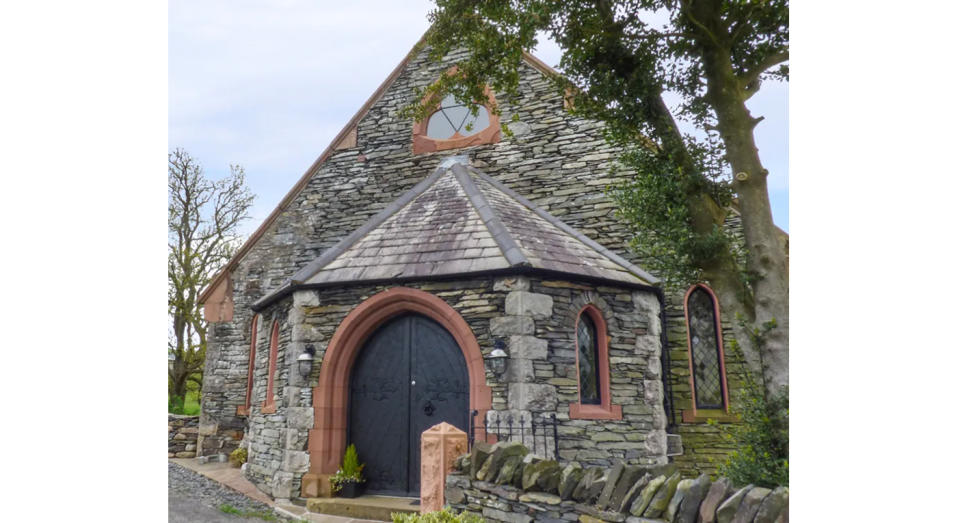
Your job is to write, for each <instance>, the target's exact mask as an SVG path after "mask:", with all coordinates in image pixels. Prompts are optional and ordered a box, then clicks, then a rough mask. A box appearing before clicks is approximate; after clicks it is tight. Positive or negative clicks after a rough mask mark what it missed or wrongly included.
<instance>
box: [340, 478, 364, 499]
mask: <svg viewBox="0 0 960 523" xmlns="http://www.w3.org/2000/svg"><path fill="white" fill-rule="evenodd" d="M361 494H363V483H357V482H355V481H344V482H343V483H341V484H340V497H341V498H356V497H359V496H360V495H361Z"/></svg>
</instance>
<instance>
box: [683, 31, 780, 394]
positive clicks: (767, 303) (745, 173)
mask: <svg viewBox="0 0 960 523" xmlns="http://www.w3.org/2000/svg"><path fill="white" fill-rule="evenodd" d="M715 34H716V32H715ZM715 42H716V41H715V40H713V41H711V40H710V39H707V38H704V39H703V40H702V41H701V49H702V54H703V64H704V72H705V75H706V79H707V99H708V100H709V102H710V104H711V106H713V108H714V110H715V111H716V114H717V128H718V130H719V132H720V137H721V139H722V140H723V143H724V145H725V146H726V150H727V161H728V162H729V163H730V165H731V167H732V168H733V172H734V189H735V190H736V192H737V196H738V199H739V204H740V213H741V219H742V222H743V233H744V239H745V242H746V247H747V269H748V270H749V271H750V272H751V273H752V275H753V280H752V282H751V286H752V288H753V296H754V303H753V310H754V314H753V323H754V325H755V326H756V327H757V328H759V329H760V330H761V332H763V331H764V330H765V329H764V326H765V325H773V324H775V325H776V327H774V328H772V329H770V330H769V331H767V332H766V334H765V335H764V336H763V337H762V339H761V346H760V354H761V362H762V367H763V381H764V385H765V387H766V391H767V394H768V395H769V394H771V393H776V392H778V391H779V390H780V389H781V387H783V386H786V385H788V382H789V377H788V376H789V375H788V360H789V342H788V340H789V332H790V331H789V328H790V327H789V325H790V323H789V317H790V316H789V314H790V310H789V289H788V283H789V282H788V276H787V261H786V252H785V251H784V249H783V247H782V246H781V244H780V238H779V232H778V230H777V228H776V226H775V225H774V224H773V214H772V212H771V210H770V197H769V194H768V192H767V170H766V169H764V168H763V165H762V164H761V163H760V156H759V154H758V152H757V146H756V144H755V142H754V137H753V129H754V127H755V126H756V124H757V122H758V121H759V120H757V119H755V118H753V117H752V116H751V115H750V111H749V110H748V109H747V107H746V104H745V103H744V102H745V98H744V94H743V89H742V88H741V87H740V82H739V79H738V78H737V76H736V74H734V71H733V67H732V65H731V63H730V59H729V50H726V49H723V48H722V47H720V46H719V45H718V44H716V43H715Z"/></svg>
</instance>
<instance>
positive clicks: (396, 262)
mask: <svg viewBox="0 0 960 523" xmlns="http://www.w3.org/2000/svg"><path fill="white" fill-rule="evenodd" d="M465 161H466V160H465V159H463V158H457V157H454V158H450V159H448V160H447V161H446V162H444V163H443V164H441V166H440V167H438V168H437V169H436V170H435V171H434V172H433V173H432V174H431V175H430V176H428V177H427V178H426V179H424V180H423V181H422V182H420V183H419V184H417V185H416V186H415V187H413V188H412V189H410V190H409V191H407V192H406V193H405V194H403V195H402V196H401V197H400V198H398V199H397V200H396V201H394V202H393V203H391V204H390V205H388V206H387V207H386V208H385V209H384V210H383V211H381V212H380V213H378V214H377V215H376V216H374V217H373V218H371V219H370V220H369V221H367V222H366V223H365V224H364V225H362V226H361V227H360V228H359V229H357V230H356V231H354V232H353V233H351V234H350V235H348V236H347V237H346V238H344V239H343V240H341V241H340V242H339V243H338V244H337V245H334V246H333V247H331V248H330V249H328V250H327V251H326V252H324V253H323V254H322V255H321V256H320V257H319V258H317V259H316V260H314V261H312V262H311V263H309V264H307V265H306V266H305V267H304V268H303V269H301V270H300V271H298V272H297V273H296V274H295V275H294V276H293V277H292V278H291V280H290V281H289V282H287V284H286V285H284V286H282V287H281V288H280V289H278V290H277V291H276V292H275V293H274V294H273V295H271V296H268V297H265V298H264V299H263V300H261V303H263V302H266V301H270V300H271V298H272V297H273V296H274V295H276V294H279V293H280V292H282V291H283V290H284V289H285V288H288V287H290V286H293V285H298V284H308V285H309V284H325V283H347V282H360V281H369V280H384V279H394V278H404V279H408V278H415V277H424V276H428V277H433V276H452V275H461V274H463V275H466V274H470V273H476V272H484V271H490V270H495V269H508V268H513V267H529V268H534V269H543V270H549V271H557V272H562V273H567V274H570V275H572V276H587V277H591V278H602V279H604V280H611V281H614V282H623V283H629V284H642V285H650V284H653V283H656V282H657V281H658V280H657V278H655V277H654V276H651V275H650V274H648V273H647V272H646V271H644V270H643V269H640V268H639V267H637V266H635V265H633V264H631V263H630V262H628V261H627V260H625V259H623V258H622V257H620V256H618V255H616V254H614V253H613V252H610V251H609V250H607V249H606V248H604V247H603V246H601V245H600V244H598V243H596V242H595V241H593V240H591V239H590V238H588V237H586V236H584V235H583V234H581V233H580V232H578V231H576V230H575V229H573V228H572V227H570V226H568V225H566V224H565V223H563V222H562V221H560V220H559V219H557V218H555V217H553V216H551V215H550V214H548V213H547V212H546V211H544V210H543V209H540V208H539V207H537V206H536V205H534V204H533V203H531V202H530V201H528V200H527V199H525V198H523V197H522V196H520V195H519V194H517V193H516V192H514V191H513V190H511V189H509V188H508V187H506V186H504V185H503V184H501V183H500V182H498V181H496V180H494V179H493V178H491V177H490V176H488V175H487V174H485V173H483V172H481V171H479V170H477V169H475V168H473V167H471V166H469V165H465V163H464V162H465Z"/></svg>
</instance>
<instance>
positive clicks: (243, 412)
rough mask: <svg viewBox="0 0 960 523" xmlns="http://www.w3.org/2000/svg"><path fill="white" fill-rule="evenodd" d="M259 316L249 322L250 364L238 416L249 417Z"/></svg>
mask: <svg viewBox="0 0 960 523" xmlns="http://www.w3.org/2000/svg"><path fill="white" fill-rule="evenodd" d="M259 319H260V316H259V315H254V316H253V321H251V322H250V363H249V364H248V365H247V397H246V399H245V400H244V402H243V405H241V406H239V407H237V415H238V416H248V415H250V403H251V401H252V400H253V369H254V367H255V365H256V361H257V320H259Z"/></svg>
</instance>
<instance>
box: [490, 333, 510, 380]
mask: <svg viewBox="0 0 960 523" xmlns="http://www.w3.org/2000/svg"><path fill="white" fill-rule="evenodd" d="M505 347H506V344H505V343H504V342H503V340H496V341H495V342H493V350H492V351H491V352H490V355H489V356H487V359H488V360H490V370H492V371H493V373H494V374H496V375H497V376H501V375H503V372H504V371H505V370H507V352H506V351H505V350H503V349H504V348H505Z"/></svg>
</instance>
